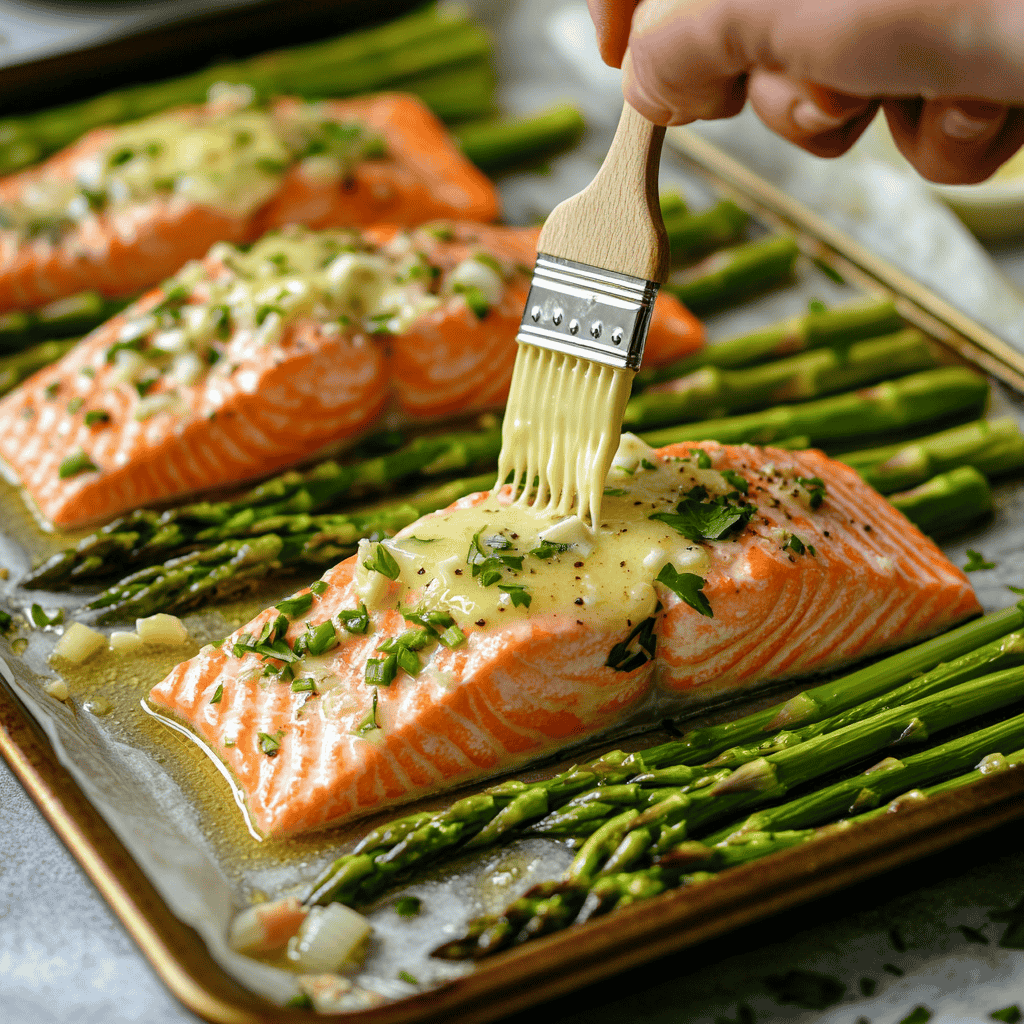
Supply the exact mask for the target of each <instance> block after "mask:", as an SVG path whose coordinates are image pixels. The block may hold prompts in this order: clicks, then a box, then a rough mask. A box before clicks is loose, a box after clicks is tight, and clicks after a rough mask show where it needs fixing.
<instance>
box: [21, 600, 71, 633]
mask: <svg viewBox="0 0 1024 1024" xmlns="http://www.w3.org/2000/svg"><path fill="white" fill-rule="evenodd" d="M29 614H30V615H31V616H32V621H33V622H34V623H35V624H36V625H37V626H38V627H39V628H40V629H43V628H44V627H46V626H59V625H60V624H61V623H62V622H63V621H64V609H63V608H58V609H57V610H56V611H55V612H54V613H53V616H52V617H51V616H49V615H47V614H46V612H44V611H43V609H42V606H41V605H38V604H34V605H32V607H31V609H30V611H29Z"/></svg>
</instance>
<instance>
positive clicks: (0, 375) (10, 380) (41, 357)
mask: <svg viewBox="0 0 1024 1024" xmlns="http://www.w3.org/2000/svg"><path fill="white" fill-rule="evenodd" d="M77 344H78V338H65V339H64V340H62V341H44V342H42V343H41V344H39V345H33V346H32V347H31V348H26V349H24V350H22V351H21V352H14V353H12V354H11V355H7V356H0V395H5V394H7V392H8V391H10V390H11V389H12V388H16V387H17V386H18V385H19V384H20V383H21V382H22V381H23V380H26V379H27V378H29V377H31V376H32V374H33V373H35V372H36V370H41V369H42V368H43V367H44V366H49V365H50V363H55V362H56V361H57V360H58V359H60V358H61V357H62V356H64V355H66V354H67V353H68V352H70V351H71V349H73V348H74V347H75V345H77Z"/></svg>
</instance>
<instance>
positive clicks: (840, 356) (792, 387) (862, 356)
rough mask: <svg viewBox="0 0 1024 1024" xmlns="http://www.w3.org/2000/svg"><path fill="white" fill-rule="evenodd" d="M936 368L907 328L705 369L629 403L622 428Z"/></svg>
mask: <svg viewBox="0 0 1024 1024" xmlns="http://www.w3.org/2000/svg"><path fill="white" fill-rule="evenodd" d="M937 362H938V359H937V357H936V355H935V352H934V351H933V349H932V347H931V345H930V344H929V342H928V339H927V338H926V337H925V336H924V335H923V334H922V333H921V332H920V331H919V330H917V329H916V328H913V327H910V328H906V329H905V330H902V331H898V332H897V333H895V334H889V335H885V336H884V337H881V338H870V339H868V340H866V341H858V342H856V343H854V344H852V345H850V346H849V347H847V348H843V349H837V348H819V349H815V350H814V351H811V352H802V353H800V354H799V355H795V356H790V357H788V358H786V359H777V360H775V361H774V362H770V363H763V364H761V365H760V366H752V367H747V368H745V369H740V370H722V369H719V368H718V367H715V366H706V367H704V368H703V369H700V370H695V371H694V372H693V373H691V374H688V375H687V376H685V377H680V378H678V379H676V380H674V381H671V382H667V383H665V384H660V385H658V386H657V387H656V388H651V389H648V390H647V391H644V392H643V393H642V394H639V395H636V396H634V397H633V398H631V399H630V400H629V403H628V404H627V405H626V412H625V415H624V418H623V423H624V425H625V426H626V427H628V428H629V429H633V430H636V429H641V428H645V427H653V426H659V425H661V424H666V423H685V422H686V421H688V420H697V419H706V418H708V417H711V416H724V415H727V414H730V413H740V412H746V411H748V410H752V409H764V408H766V407H768V406H771V405H775V404H777V403H780V402H799V401H804V400H807V399H811V398H819V397H821V396H823V395H832V394H836V393H837V392H840V391H847V390H849V389H850V388H856V387H863V386H864V385H866V384H874V383H876V382H877V381H880V380H886V379H889V378H891V377H893V376H894V375H896V374H901V373H915V372H918V371H921V370H927V369H930V368H932V367H934V366H935V365H936V363H937Z"/></svg>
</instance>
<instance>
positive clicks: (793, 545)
mask: <svg viewBox="0 0 1024 1024" xmlns="http://www.w3.org/2000/svg"><path fill="white" fill-rule="evenodd" d="M782 550H783V551H786V550H789V551H792V552H793V553H794V554H797V555H803V554H808V555H812V556H816V555H817V554H818V552H817V551H816V550H815V548H814V545H813V544H805V543H804V542H803V541H802V540H801V539H800V538H799V537H798V536H797V535H796V534H795V533H791V534H790V535H789V540H787V541H786V543H785V544H784V545H783V546H782Z"/></svg>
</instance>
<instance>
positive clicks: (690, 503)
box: [650, 488, 755, 543]
mask: <svg viewBox="0 0 1024 1024" xmlns="http://www.w3.org/2000/svg"><path fill="white" fill-rule="evenodd" d="M698 491H700V492H704V488H694V490H693V491H691V492H690V493H689V494H688V495H686V496H685V497H684V498H683V499H682V501H680V502H679V504H678V505H677V506H676V510H675V512H655V513H654V515H652V516H651V517H650V518H651V519H658V520H660V521H661V522H663V523H667V524H668V525H669V526H671V527H672V529H673V530H676V531H678V532H679V533H681V534H682V535H683V536H684V537H688V538H689V539H690V540H692V541H696V542H698V543H699V542H700V541H704V540H722V539H723V538H724V537H726V536H727V535H728V534H730V533H734V532H736V533H738V532H739V531H740V530H742V529H743V528H744V527H745V526H746V525H747V523H749V522H750V520H751V518H752V517H753V515H754V511H755V510H754V507H753V506H752V505H739V506H737V505H730V504H729V503H728V501H727V500H726V499H724V498H716V499H715V500H714V501H704V500H700V498H699V497H695V492H698ZM704 493H706V492H704Z"/></svg>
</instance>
